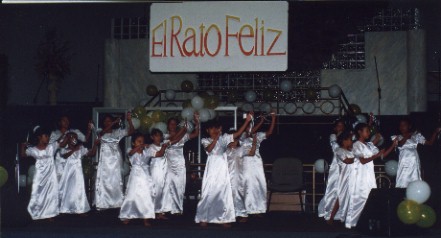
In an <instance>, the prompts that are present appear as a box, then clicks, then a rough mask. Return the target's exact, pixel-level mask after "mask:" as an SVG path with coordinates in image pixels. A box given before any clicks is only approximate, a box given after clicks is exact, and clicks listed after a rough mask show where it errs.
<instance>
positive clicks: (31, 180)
mask: <svg viewBox="0 0 441 238" xmlns="http://www.w3.org/2000/svg"><path fill="white" fill-rule="evenodd" d="M33 182H34V178H31V177H29V176H28V177H27V178H26V184H27V185H32V183H33Z"/></svg>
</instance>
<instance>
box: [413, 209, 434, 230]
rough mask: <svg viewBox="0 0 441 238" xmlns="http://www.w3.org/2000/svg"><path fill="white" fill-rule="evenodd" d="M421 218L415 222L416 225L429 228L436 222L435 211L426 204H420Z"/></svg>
mask: <svg viewBox="0 0 441 238" xmlns="http://www.w3.org/2000/svg"><path fill="white" fill-rule="evenodd" d="M420 206H421V218H420V220H419V221H418V222H417V223H416V224H417V226H419V227H422V228H429V227H432V226H433V224H435V222H436V213H435V211H434V210H433V209H432V208H431V207H429V206H427V205H426V204H421V205H420Z"/></svg>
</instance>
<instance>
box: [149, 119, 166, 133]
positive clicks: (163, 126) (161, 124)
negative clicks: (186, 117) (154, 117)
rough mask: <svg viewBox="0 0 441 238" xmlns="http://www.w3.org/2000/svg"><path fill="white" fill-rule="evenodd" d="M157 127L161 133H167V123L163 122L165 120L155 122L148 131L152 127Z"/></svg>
mask: <svg viewBox="0 0 441 238" xmlns="http://www.w3.org/2000/svg"><path fill="white" fill-rule="evenodd" d="M153 128H156V129H159V130H160V131H162V133H164V134H165V133H167V124H165V122H162V121H160V122H156V123H155V124H153V126H152V127H151V128H150V131H151V130H152V129H153Z"/></svg>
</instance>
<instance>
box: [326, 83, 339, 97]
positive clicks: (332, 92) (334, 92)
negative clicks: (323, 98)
mask: <svg viewBox="0 0 441 238" xmlns="http://www.w3.org/2000/svg"><path fill="white" fill-rule="evenodd" d="M328 94H329V96H330V97H331V98H338V97H340V95H341V88H340V86H338V85H337V84H333V85H331V86H330V87H329V89H328Z"/></svg>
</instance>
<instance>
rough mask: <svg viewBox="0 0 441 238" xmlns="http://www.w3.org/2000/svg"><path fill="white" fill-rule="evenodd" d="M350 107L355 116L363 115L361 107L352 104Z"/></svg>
mask: <svg viewBox="0 0 441 238" xmlns="http://www.w3.org/2000/svg"><path fill="white" fill-rule="evenodd" d="M349 106H350V110H351V112H352V113H353V114H354V115H357V114H360V113H361V108H360V106H358V105H357V104H351V105H349Z"/></svg>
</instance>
